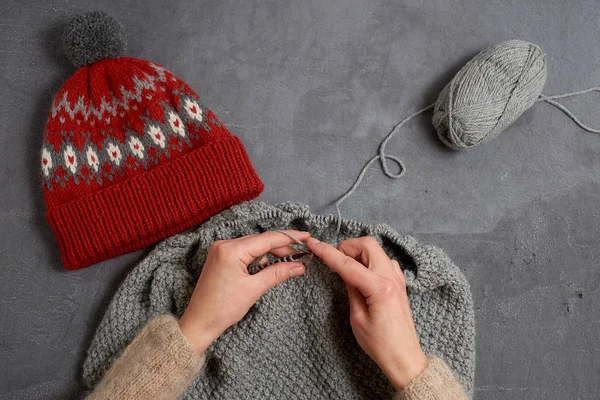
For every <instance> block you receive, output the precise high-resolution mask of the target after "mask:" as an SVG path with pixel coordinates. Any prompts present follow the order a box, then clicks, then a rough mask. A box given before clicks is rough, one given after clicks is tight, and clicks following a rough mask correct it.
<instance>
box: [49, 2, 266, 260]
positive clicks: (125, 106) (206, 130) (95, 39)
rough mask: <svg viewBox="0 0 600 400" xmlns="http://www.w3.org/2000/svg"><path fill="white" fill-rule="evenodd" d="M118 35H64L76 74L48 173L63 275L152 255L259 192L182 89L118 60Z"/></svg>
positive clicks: (56, 123) (214, 123) (96, 23)
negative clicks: (154, 248) (135, 254)
mask: <svg viewBox="0 0 600 400" xmlns="http://www.w3.org/2000/svg"><path fill="white" fill-rule="evenodd" d="M123 32H124V30H123V27H122V26H121V24H120V23H119V22H118V21H116V20H115V19H113V18H112V17H110V16H108V15H106V14H104V13H100V12H94V13H89V14H85V15H83V16H80V17H78V18H76V19H75V20H73V21H72V22H71V23H70V24H69V26H68V27H67V29H66V31H65V35H64V37H63V38H64V45H65V50H66V52H67V56H68V57H69V58H70V60H71V61H72V62H74V63H75V65H76V66H78V67H81V68H79V69H78V70H77V72H75V74H74V75H73V76H72V77H71V78H70V79H69V80H68V81H67V82H66V83H65V84H64V86H63V87H62V88H61V89H60V91H59V92H58V95H57V96H56V98H55V100H54V102H53V105H52V109H51V113H50V116H49V118H48V123H47V125H46V130H45V132H44V143H43V146H42V160H41V167H42V180H43V186H44V198H45V200H46V205H47V207H48V212H47V219H48V222H49V223H50V225H51V226H52V229H53V230H54V234H55V236H56V238H57V239H58V244H59V246H60V249H61V252H62V257H63V263H64V265H65V267H66V268H67V269H79V268H83V267H86V266H89V265H91V264H95V263H97V262H100V261H103V260H106V259H108V258H111V257H115V256H118V255H121V254H124V253H128V252H131V251H135V250H139V249H142V248H144V247H147V246H149V245H152V244H154V243H156V242H158V241H160V240H162V239H165V238H167V237H168V236H171V235H174V234H176V233H179V232H182V231H184V230H186V229H189V228H191V227H193V226H194V225H197V224H199V223H201V222H203V221H205V220H206V219H208V218H209V217H211V216H213V215H215V214H217V213H219V212H221V211H222V210H224V209H226V208H228V207H230V206H232V205H234V204H237V203H240V202H242V201H246V200H251V199H253V198H255V197H257V196H258V195H259V194H260V193H261V192H262V190H263V184H262V182H261V181H260V179H259V178H258V176H257V175H256V173H255V171H254V169H253V168H252V164H251V163H250V159H249V158H248V155H247V153H246V151H245V149H244V146H243V145H242V143H241V141H240V139H239V138H237V137H236V136H232V135H231V134H230V133H229V131H228V130H227V128H226V127H225V126H224V125H223V124H221V122H219V120H217V118H216V116H215V115H214V114H213V113H212V112H211V111H210V110H209V109H208V108H206V107H205V106H204V105H203V104H202V103H201V102H200V99H199V98H198V95H197V94H196V93H194V91H193V90H192V89H190V88H189V87H188V86H187V85H186V84H185V82H183V81H182V80H181V79H179V78H177V77H176V76H174V75H173V74H171V73H170V72H168V71H166V70H165V69H164V68H163V67H161V66H159V65H157V64H154V63H152V62H149V61H144V60H139V59H135V58H129V57H118V56H119V55H120V53H121V51H122V50H123V49H124V39H123V37H124V35H123Z"/></svg>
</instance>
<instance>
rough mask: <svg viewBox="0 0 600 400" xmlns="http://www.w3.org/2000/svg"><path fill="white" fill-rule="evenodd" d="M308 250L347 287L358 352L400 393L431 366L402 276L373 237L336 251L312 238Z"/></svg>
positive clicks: (356, 241)
mask: <svg viewBox="0 0 600 400" xmlns="http://www.w3.org/2000/svg"><path fill="white" fill-rule="evenodd" d="M307 245H308V248H309V249H310V250H312V252H313V253H314V254H315V255H317V256H318V257H320V258H321V259H322V260H323V261H324V262H325V263H326V264H327V265H328V266H329V267H330V268H331V269H332V270H333V271H335V272H337V273H338V274H339V275H340V277H341V278H342V279H343V280H344V281H345V282H346V287H347V289H348V297H349V300H350V324H351V325H352V332H353V333H354V336H355V337H356V341H357V342H358V344H359V345H360V347H361V348H362V349H363V350H364V351H365V352H366V353H367V354H368V355H369V356H370V357H371V358H372V359H373V360H374V361H375V362H376V363H377V365H379V368H381V370H382V371H383V373H384V374H385V375H386V376H387V377H388V379H389V380H390V382H391V383H392V385H394V387H395V388H396V390H398V391H401V390H404V388H405V387H406V386H407V385H408V384H409V383H410V382H411V381H412V380H413V379H414V378H416V377H417V376H418V375H419V374H420V373H421V372H422V371H423V370H424V369H425V368H426V367H427V363H428V359H427V356H426V355H425V353H424V352H423V350H422V349H421V345H420V343H419V338H418V336H417V332H416V329H415V324H414V321H413V318H412V313H411V311H410V306H409V303H408V297H407V295H406V283H405V280H404V274H403V273H402V270H401V269H400V265H399V264H398V262H397V261H396V260H390V258H389V257H388V256H387V255H386V254H385V252H384V251H383V249H382V248H381V247H380V246H379V243H377V241H376V240H375V239H374V238H372V237H369V236H365V237H360V238H356V239H349V240H345V241H343V242H341V243H340V244H339V245H338V249H337V250H336V249H335V248H334V247H332V246H330V245H329V244H327V243H323V242H319V241H318V240H317V239H314V238H311V239H309V240H308V242H307Z"/></svg>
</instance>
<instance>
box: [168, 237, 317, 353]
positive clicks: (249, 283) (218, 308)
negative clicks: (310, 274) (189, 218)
mask: <svg viewBox="0 0 600 400" xmlns="http://www.w3.org/2000/svg"><path fill="white" fill-rule="evenodd" d="M286 232H288V233H290V234H292V235H293V236H295V237H296V238H298V239H299V240H302V241H305V240H306V239H308V238H309V237H310V234H309V233H308V232H299V231H286ZM292 243H294V241H293V240H292V239H291V238H289V237H288V236H286V235H284V234H282V233H280V232H265V233H262V234H259V235H250V236H244V237H241V238H238V239H233V240H223V241H216V242H215V243H213V244H212V245H211V246H210V248H209V251H208V256H207V258H206V262H205V263H204V267H203V269H202V273H201V274H200V278H199V279H198V283H197V285H196V288H195V289H194V293H193V294H192V298H191V299H190V303H189V305H188V307H187V309H186V310H185V312H184V313H183V315H182V316H181V318H180V319H179V326H180V328H181V331H182V332H183V334H184V336H185V337H186V338H187V339H188V341H189V342H190V343H191V344H192V346H193V347H194V349H195V350H196V351H197V352H198V353H203V352H204V351H205V350H206V349H207V348H208V346H210V344H211V343H212V342H213V341H214V340H215V339H217V338H218V337H219V336H220V335H221V334H222V333H223V331H225V329H227V328H229V327H230V326H232V325H235V324H236V323H237V322H238V321H240V320H241V319H242V318H243V317H244V315H246V313H247V312H248V310H249V309H250V307H252V305H253V304H254V303H256V301H257V300H258V299H259V298H260V296H262V295H263V294H264V293H265V292H266V291H267V290H269V289H271V288H272V287H275V286H277V285H278V284H280V283H282V282H284V281H285V280H287V279H289V278H293V277H297V276H300V275H302V274H304V272H305V267H304V265H303V264H302V263H300V262H281V263H276V264H273V265H270V266H267V267H266V268H264V269H263V270H261V271H260V272H258V273H256V274H254V275H250V274H249V273H248V269H247V268H248V264H250V263H252V262H253V261H254V260H256V258H258V257H260V256H262V255H263V254H265V253H267V252H270V253H271V254H273V255H274V256H275V257H285V256H287V255H290V254H293V253H295V252H297V251H296V250H294V249H293V248H291V247H289V246H288V245H290V244H292Z"/></svg>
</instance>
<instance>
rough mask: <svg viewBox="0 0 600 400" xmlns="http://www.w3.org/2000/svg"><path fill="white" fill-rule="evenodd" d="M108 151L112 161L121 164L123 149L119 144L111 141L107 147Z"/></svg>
mask: <svg viewBox="0 0 600 400" xmlns="http://www.w3.org/2000/svg"><path fill="white" fill-rule="evenodd" d="M106 152H107V153H108V157H109V158H110V161H112V162H114V163H115V164H116V165H117V166H118V165H119V164H121V149H119V147H118V146H115V145H114V144H113V143H110V144H109V145H108V148H107V149H106Z"/></svg>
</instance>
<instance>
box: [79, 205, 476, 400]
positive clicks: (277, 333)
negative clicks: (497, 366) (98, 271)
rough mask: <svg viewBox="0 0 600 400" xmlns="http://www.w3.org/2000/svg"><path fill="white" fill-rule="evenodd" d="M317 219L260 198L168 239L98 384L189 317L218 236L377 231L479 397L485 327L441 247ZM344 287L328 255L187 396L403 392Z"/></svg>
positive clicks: (132, 301) (234, 337)
mask: <svg viewBox="0 0 600 400" xmlns="http://www.w3.org/2000/svg"><path fill="white" fill-rule="evenodd" d="M336 222H337V219H336V218H335V217H333V216H330V215H328V216H320V215H313V214H311V213H310V210H309V208H308V207H307V206H305V205H302V204H296V203H284V204H279V205H275V206H271V205H267V204H265V203H263V202H258V201H253V202H246V203H242V204H240V205H237V206H234V207H232V208H230V209H228V210H226V211H224V212H222V213H221V214H219V215H217V216H215V217H213V218H212V219H210V220H209V221H207V222H205V223H204V224H203V225H201V226H200V227H199V228H198V229H196V230H195V231H193V232H189V233H184V234H180V235H177V236H173V237H171V238H169V239H167V240H165V241H164V242H162V243H160V244H159V245H158V246H157V247H156V248H155V250H153V251H152V252H151V253H150V255H149V256H148V257H147V258H146V259H145V260H144V261H142V262H141V263H140V264H139V265H138V266H137V267H136V268H134V269H133V270H132V272H131V273H130V274H129V276H128V277H127V278H126V279H125V281H124V282H123V284H122V286H121V287H120V288H119V290H118V291H117V293H116V295H115V297H114V298H113V300H112V302H111V304H110V305H109V307H108V310H107V312H106V314H105V315H104V318H103V320H102V322H101V324H100V326H99V327H98V330H97V332H96V335H95V337H94V339H93V341H92V344H91V346H90V348H89V350H88V356H87V359H86V360H85V363H84V367H83V378H84V381H85V383H86V385H87V386H88V387H90V388H92V387H94V386H95V385H96V383H98V381H99V380H100V379H101V377H102V375H103V374H104V372H105V371H106V370H107V368H109V367H110V365H111V363H112V362H113V361H114V360H115V359H116V358H117V357H118V356H119V355H120V353H121V352H122V351H123V350H124V349H125V347H126V346H127V344H128V343H129V342H131V340H133V338H134V337H135V335H136V333H137V332H138V331H139V330H140V329H141V328H142V327H143V326H144V324H146V323H147V322H148V320H149V319H150V318H152V317H153V316H155V315H158V314H164V313H173V314H175V315H177V316H180V315H181V314H182V313H183V311H184V310H185V308H186V305H187V302H188V301H189V298H190V297H191V294H192V291H193V289H194V284H195V282H196V280H197V278H198V276H199V274H200V272H201V269H202V265H203V264H204V261H205V259H206V255H207V251H208V247H209V246H210V244H211V243H212V242H214V241H215V240H223V239H232V238H236V237H239V236H244V235H249V234H254V233H260V232H264V231H268V230H277V229H299V230H306V231H309V232H310V233H311V234H312V235H313V236H314V237H316V238H318V239H319V240H322V241H326V242H329V243H331V244H337V242H338V241H341V240H344V239H347V238H351V237H358V236H364V235H371V236H374V237H375V238H376V239H377V240H378V241H379V243H380V244H381V245H382V246H383V248H384V250H385V251H386V253H387V254H388V255H389V256H390V257H392V258H394V259H396V260H398V262H399V263H400V264H401V265H402V269H403V271H404V274H405V276H406V285H407V290H408V295H409V300H410V304H411V309H412V311H413V316H414V319H415V323H416V327H417V331H418V333H419V337H420V340H421V344H422V346H423V349H424V350H425V352H426V353H428V354H436V355H438V356H439V357H440V358H442V359H444V360H445V361H446V362H447V363H448V364H449V366H450V367H451V368H452V370H453V371H454V372H455V373H456V376H457V377H458V378H459V379H460V381H461V382H462V383H463V384H464V385H465V388H466V390H467V392H468V393H469V394H471V393H472V391H473V380H474V373H475V326H474V317H473V303H472V299H471V292H470V289H469V284H468V282H467V281H466V279H465V277H464V276H463V274H462V273H461V271H460V270H459V269H458V268H457V267H456V266H455V265H454V264H453V263H452V262H451V261H450V259H448V257H447V256H446V255H445V254H444V253H443V252H442V251H441V250H439V249H437V248H435V247H433V246H424V245H420V244H419V243H417V241H416V240H415V239H414V238H412V237H410V236H402V235H399V234H398V233H396V232H395V231H394V230H392V229H391V228H390V227H388V226H386V225H367V224H363V223H360V222H355V221H349V220H343V221H342V223H341V231H340V234H339V237H336V236H335V232H336ZM348 312H349V304H348V298H347V293H346V289H345V286H344V283H343V281H342V280H341V279H340V278H339V277H338V276H337V275H336V274H335V273H333V272H331V271H330V269H329V268H328V267H327V266H326V265H324V264H323V263H322V261H320V260H319V259H318V258H316V257H315V258H313V260H312V261H311V263H310V265H308V267H307V271H306V274H305V275H304V276H302V277H300V278H296V279H292V280H289V281H287V282H284V283H283V284H281V285H279V286H277V287H275V288H274V289H271V290H270V291H268V292H267V293H266V294H265V295H264V296H263V297H262V298H261V299H260V300H259V301H258V302H257V303H256V305H255V306H253V307H252V308H251V309H250V311H249V312H248V314H247V315H246V317H245V318H244V319H243V320H242V321H241V322H240V323H238V324H237V325H236V326H234V327H232V328H230V329H228V330H227V331H226V332H225V333H224V334H223V335H222V336H221V337H220V338H219V339H218V340H217V341H216V342H215V343H213V345H212V346H211V347H210V348H209V350H208V353H207V362H206V369H205V372H204V373H203V374H202V375H201V376H199V377H198V379H197V380H196V381H195V382H194V383H193V384H192V385H191V386H190V387H189V388H188V390H187V392H186V393H185V395H184V397H183V398H185V399H252V400H255V399H344V400H345V399H387V398H391V396H392V395H393V393H394V390H393V387H392V386H391V385H390V383H389V382H388V380H387V379H386V377H385V376H384V375H383V374H382V373H381V371H380V370H379V368H378V367H377V365H376V364H375V363H374V362H373V361H372V360H371V359H370V358H369V357H368V356H367V355H366V354H365V353H364V352H363V351H362V350H361V348H360V347H359V346H358V344H357V343H356V340H355V339H354V336H353V334H352V330H351V327H350V323H349V317H348Z"/></svg>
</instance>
